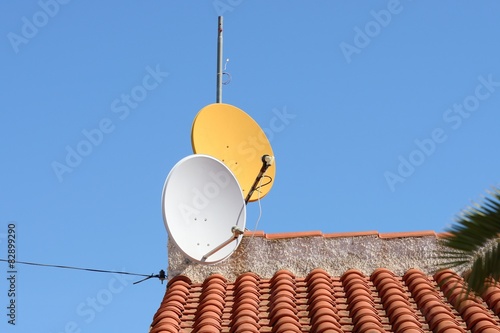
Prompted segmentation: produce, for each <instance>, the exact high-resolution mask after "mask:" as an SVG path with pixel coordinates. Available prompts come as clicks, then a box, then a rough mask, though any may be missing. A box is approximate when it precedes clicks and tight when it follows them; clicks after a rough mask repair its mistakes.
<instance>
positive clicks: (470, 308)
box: [435, 270, 498, 333]
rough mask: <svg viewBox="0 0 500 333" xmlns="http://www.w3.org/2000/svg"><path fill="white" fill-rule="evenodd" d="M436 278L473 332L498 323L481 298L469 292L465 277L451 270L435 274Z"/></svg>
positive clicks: (476, 332)
mask: <svg viewBox="0 0 500 333" xmlns="http://www.w3.org/2000/svg"><path fill="white" fill-rule="evenodd" d="M435 279H436V281H438V283H439V284H440V286H441V288H442V290H443V293H444V294H445V296H446V297H448V300H449V302H450V303H451V304H452V305H453V306H454V307H455V308H456V309H457V310H458V312H459V313H460V315H461V316H462V318H463V319H464V321H465V322H466V324H467V329H469V330H471V332H472V333H478V332H480V331H481V330H484V328H486V327H489V325H494V326H496V325H498V324H497V322H496V321H495V320H494V319H493V318H492V316H491V314H490V313H489V312H488V310H487V309H486V308H485V307H484V306H483V305H482V304H480V303H479V300H478V299H476V297H475V296H473V295H472V294H467V292H466V290H465V284H464V281H463V279H462V278H460V277H459V276H458V275H457V274H456V273H455V272H453V271H451V270H444V271H441V272H438V273H436V274H435ZM497 329H498V328H497Z"/></svg>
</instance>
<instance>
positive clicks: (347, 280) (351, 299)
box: [340, 270, 384, 332]
mask: <svg viewBox="0 0 500 333" xmlns="http://www.w3.org/2000/svg"><path fill="white" fill-rule="evenodd" d="M340 280H341V281H342V285H343V287H344V290H345V296H346V298H347V303H348V306H347V310H348V311H349V315H350V317H351V319H352V324H353V326H354V331H359V332H365V331H366V330H367V329H376V330H378V329H380V330H381V331H384V330H383V326H382V322H381V318H380V317H379V315H378V311H377V309H376V308H375V303H374V298H373V295H372V292H371V290H370V288H369V283H368V279H367V277H366V276H364V275H363V274H362V273H361V272H360V271H357V270H349V271H347V272H345V273H344V275H343V276H342V277H341V279H340ZM375 327H376V328H375Z"/></svg>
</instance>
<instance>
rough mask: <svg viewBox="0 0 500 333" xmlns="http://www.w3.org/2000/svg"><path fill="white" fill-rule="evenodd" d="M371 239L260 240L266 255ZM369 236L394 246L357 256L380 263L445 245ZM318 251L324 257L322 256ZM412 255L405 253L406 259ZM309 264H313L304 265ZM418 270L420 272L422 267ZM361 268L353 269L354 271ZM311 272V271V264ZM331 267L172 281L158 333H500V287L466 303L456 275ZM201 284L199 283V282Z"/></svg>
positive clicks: (154, 331)
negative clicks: (296, 246)
mask: <svg viewBox="0 0 500 333" xmlns="http://www.w3.org/2000/svg"><path fill="white" fill-rule="evenodd" d="M366 236H367V234H366V233H362V235H360V234H349V235H347V234H341V235H333V234H326V235H325V234H322V233H299V234H275V235H265V234H263V233H259V234H258V235H257V237H256V239H260V240H261V241H262V242H264V243H260V244H257V247H260V249H261V250H262V249H264V250H265V249H266V247H265V246H264V247H262V244H265V242H275V241H278V244H277V245H278V246H284V247H285V248H286V247H287V242H288V241H292V240H295V241H302V242H306V241H307V240H310V238H318V239H316V240H315V241H319V239H322V240H325V238H326V239H330V240H333V239H337V240H338V239H339V238H340V239H344V238H346V239H348V240H349V241H350V242H344V244H348V243H357V242H356V240H359V239H358V237H366ZM368 236H370V237H372V238H373V239H368V240H367V239H363V240H361V243H363V244H365V245H366V244H367V242H368V243H369V244H374V243H380V244H385V245H386V246H379V247H375V248H373V247H365V248H363V249H364V250H363V251H365V252H363V251H360V252H358V253H357V255H358V256H360V257H361V258H363V260H367V258H368V259H371V258H372V257H371V256H367V253H371V252H374V253H378V254H379V255H381V254H382V253H385V252H388V251H387V248H393V247H392V246H393V245H394V244H392V245H390V244H389V245H387V244H388V243H384V242H393V241H399V242H401V241H402V242H403V243H405V242H406V243H408V244H409V245H410V247H411V246H413V245H412V244H415V241H417V243H418V244H419V245H418V246H417V247H414V248H412V251H416V249H417V248H420V245H422V244H427V245H426V246H427V247H429V245H428V244H429V241H431V240H434V242H435V243H437V239H438V237H439V235H437V234H435V233H433V234H432V233H429V232H423V233H409V234H378V233H375V234H374V233H369V234H368ZM247 238H248V237H247ZM412 242H413V243H412ZM331 244H333V243H331ZM380 244H379V245H380ZM254 245H255V244H254ZM275 245H276V244H275ZM358 245H359V244H358ZM349 248H350V247H349V246H346V247H345V249H344V251H343V252H349V251H350V250H349ZM356 248H358V249H360V247H356ZM169 250H170V247H169ZM245 250H246V251H251V254H253V252H252V251H255V252H257V251H258V250H252V249H249V247H248V244H247V248H246V249H245ZM301 250H304V249H301ZM318 251H319V252H321V251H323V249H322V248H318ZM237 252H238V251H237ZM306 252H307V251H306ZM389 252H390V251H389ZM431 253H432V251H427V252H420V254H419V256H420V257H421V258H422V260H423V261H422V262H426V260H427V259H426V258H427V257H432V254H431ZM344 254H345V253H344ZM234 255H237V253H235V254H234ZM234 255H233V256H234ZM407 255H408V253H406V254H405V253H403V252H402V253H401V256H402V257H405V256H407ZM169 256H170V254H169ZM306 256H308V257H310V258H314V256H315V254H314V253H308V254H306ZM278 257H279V255H278ZM319 257H325V255H324V253H322V252H321V253H320V255H319ZM385 258H386V259H387V258H389V259H390V257H385ZM230 259H231V258H230ZM230 259H228V260H230ZM281 259H283V258H281ZM326 259H328V258H326ZM301 260H302V261H306V262H307V260H304V258H301ZM335 260H336V259H335V258H333V259H330V261H335ZM363 260H361V261H363ZM282 261H283V264H284V265H283V266H287V263H286V260H282ZM361 261H360V262H361ZM325 262H328V260H326V261H325ZM379 262H380V261H379ZM235 263H236V261H234V262H233V263H232V264H233V265H234V264H235ZM413 263H417V264H418V262H417V261H415V260H413ZM238 264H241V262H239V263H238ZM270 264H271V266H273V267H275V266H274V265H273V264H272V263H270ZM356 265H358V264H357V263H353V266H356ZM391 265H392V264H391ZM424 266H425V265H423V266H422V267H424ZM304 267H310V266H309V265H308V264H307V263H305V265H304ZM331 267H335V265H333V266H329V267H327V268H325V267H316V268H312V269H309V270H308V272H307V274H303V272H304V270H301V269H298V268H297V267H295V266H293V267H292V269H286V268H282V269H278V270H275V271H274V272H273V274H272V275H270V276H265V274H264V276H263V275H260V274H257V273H256V272H254V271H252V270H249V271H247V272H243V273H237V274H236V277H235V278H234V279H232V278H228V275H230V274H224V273H221V272H220V271H218V270H221V271H224V267H223V266H219V267H213V266H212V269H213V271H212V273H210V274H208V275H207V276H206V277H205V278H204V279H203V280H202V281H194V280H193V279H192V278H191V277H189V276H188V275H189V274H190V273H191V271H189V270H188V274H178V275H176V276H175V277H173V278H171V279H170V281H169V283H168V285H167V290H166V293H165V296H164V298H163V301H162V303H161V305H160V307H159V309H158V311H157V312H156V314H155V315H154V318H153V322H152V324H151V329H150V332H151V333H160V332H162V333H163V332H193V333H194V332H209V333H211V332H227V333H238V332H254V333H257V332H260V333H264V332H273V333H281V332H296V333H305V332H311V333H312V332H315V333H334V332H338V333H341V332H346V333H349V332H374V333H376V332H381V333H383V332H397V333H400V332H405V333H417V332H420V333H422V332H435V333H444V332H446V333H459V332H461V333H466V332H471V333H491V332H500V319H499V317H498V315H499V314H500V287H498V286H492V287H490V288H489V289H488V290H487V291H486V292H485V293H484V294H483V295H482V299H480V298H477V299H468V300H466V301H463V302H459V297H460V292H461V288H460V287H461V286H463V280H462V279H461V277H460V276H459V275H458V274H457V273H456V272H453V271H451V270H445V271H440V272H438V273H435V272H434V273H430V272H429V271H426V268H425V267H424V268H421V267H412V268H405V269H404V271H401V270H393V269H391V268H387V267H384V266H380V267H377V268H375V269H373V270H372V271H370V272H369V273H367V267H369V266H363V267H364V269H358V268H356V267H353V268H349V269H345V270H344V271H342V272H341V273H339V272H340V270H335V269H332V268H331ZM342 267H344V266H342ZM394 267H397V266H394ZM233 268H234V269H236V270H239V269H240V268H239V267H236V266H234V267H233ZM174 269H176V268H174ZM434 270H435V269H434ZM297 272H299V273H297ZM193 277H194V279H196V278H197V277H198V276H197V275H193Z"/></svg>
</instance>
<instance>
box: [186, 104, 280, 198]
mask: <svg viewBox="0 0 500 333" xmlns="http://www.w3.org/2000/svg"><path fill="white" fill-rule="evenodd" d="M191 144H192V146H193V152H194V153H195V154H206V155H210V156H213V157H216V158H217V159H219V160H221V161H222V162H223V163H224V164H225V165H227V166H228V167H229V168H230V169H231V171H232V172H233V173H234V175H235V176H236V178H237V179H238V182H239V184H240V186H241V189H242V191H243V196H245V197H246V196H247V195H248V193H249V192H250V191H251V189H252V185H253V184H254V182H255V178H256V176H257V174H258V173H259V170H260V169H261V167H262V158H263V156H264V155H268V156H274V154H273V150H272V148H271V144H270V143H269V140H268V139H267V137H266V134H265V133H264V131H263V130H262V129H261V128H260V126H259V124H257V122H255V120H253V119H252V117H250V116H249V115H248V114H247V113H245V112H244V111H243V110H241V109H239V108H237V107H235V106H233V105H230V104H224V103H215V104H210V105H207V106H205V107H204V108H203V109H201V110H200V112H198V114H197V115H196V117H195V119H194V122H193V127H192V129H191ZM275 173H276V167H275V164H274V163H273V164H272V165H271V166H270V167H269V168H268V169H267V171H266V175H267V176H269V177H271V178H270V179H271V180H270V182H269V183H267V184H266V186H263V187H261V188H260V189H259V190H258V191H255V192H253V194H252V195H251V197H250V200H249V201H256V200H258V199H259V197H260V198H262V197H264V196H265V195H266V194H267V193H268V192H269V191H270V190H271V187H272V186H273V179H274V176H275ZM259 192H260V193H259Z"/></svg>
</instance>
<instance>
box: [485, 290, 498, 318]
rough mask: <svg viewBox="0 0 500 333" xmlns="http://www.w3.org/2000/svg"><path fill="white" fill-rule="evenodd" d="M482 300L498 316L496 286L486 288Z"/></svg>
mask: <svg viewBox="0 0 500 333" xmlns="http://www.w3.org/2000/svg"><path fill="white" fill-rule="evenodd" d="M482 298H483V299H484V301H485V302H486V304H488V306H489V307H490V309H491V310H492V311H493V313H495V314H496V315H497V316H498V315H499V314H500V288H499V287H498V285H497V284H495V285H492V286H490V287H488V288H487V289H486V290H485V291H484V293H483V295H482Z"/></svg>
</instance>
